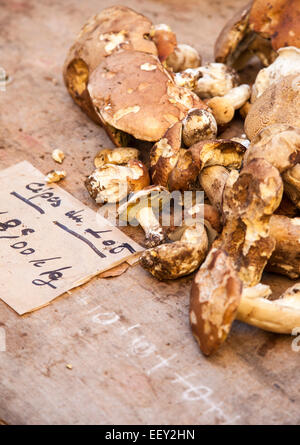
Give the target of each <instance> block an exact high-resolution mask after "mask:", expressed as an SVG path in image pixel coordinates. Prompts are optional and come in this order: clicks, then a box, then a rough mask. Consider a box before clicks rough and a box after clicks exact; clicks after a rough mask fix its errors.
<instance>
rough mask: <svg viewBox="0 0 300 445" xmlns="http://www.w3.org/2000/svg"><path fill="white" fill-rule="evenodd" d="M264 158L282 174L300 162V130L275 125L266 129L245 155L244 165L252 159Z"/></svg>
mask: <svg viewBox="0 0 300 445" xmlns="http://www.w3.org/2000/svg"><path fill="white" fill-rule="evenodd" d="M255 158H264V159H266V160H267V161H268V162H270V164H272V165H273V166H274V167H276V168H277V169H278V170H279V171H280V173H282V172H284V171H286V170H288V169H289V168H291V167H293V166H294V165H295V164H297V163H299V162H300V128H296V127H292V126H290V125H286V124H274V125H270V126H268V127H266V128H264V129H263V130H262V131H261V132H260V133H258V135H257V136H255V137H254V138H253V139H252V142H251V144H250V146H249V148H248V150H247V151H246V153H245V157H244V165H247V164H248V163H249V162H250V161H251V160H252V159H255Z"/></svg>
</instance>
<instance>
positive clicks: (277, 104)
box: [245, 75, 300, 141]
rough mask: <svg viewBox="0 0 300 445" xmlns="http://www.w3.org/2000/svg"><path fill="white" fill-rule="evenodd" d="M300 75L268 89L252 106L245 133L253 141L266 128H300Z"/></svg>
mask: <svg viewBox="0 0 300 445" xmlns="http://www.w3.org/2000/svg"><path fill="white" fill-rule="evenodd" d="M299 103H300V84H299V75H290V76H286V77H283V78H282V79H281V80H279V81H278V82H276V83H274V84H273V85H271V86H270V87H269V88H267V89H266V90H265V91H264V93H263V94H262V95H261V96H260V97H259V98H258V99H257V100H256V101H255V102H254V103H253V104H252V105H251V108H250V110H249V113H248V115H247V117H246V120H245V132H246V135H247V137H248V139H250V141H252V139H253V138H254V137H255V136H256V135H257V134H258V133H259V132H260V131H261V130H262V129H263V128H265V127H268V126H269V125H273V124H287V125H290V126H293V127H300V115H299Z"/></svg>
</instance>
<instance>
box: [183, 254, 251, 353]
mask: <svg viewBox="0 0 300 445" xmlns="http://www.w3.org/2000/svg"><path fill="white" fill-rule="evenodd" d="M242 288H243V285H242V282H241V280H240V279H239V277H238V275H237V273H236V271H235V269H234V266H233V264H232V262H231V259H230V258H229V257H228V255H227V254H226V253H225V252H224V251H222V250H220V249H212V250H211V251H210V253H209V254H208V256H207V258H206V260H205V262H204V263H203V264H202V266H201V268H200V270H199V271H198V273H197V274H196V276H195V279H194V282H193V285H192V290H191V300H190V323H191V328H192V332H193V335H194V337H195V339H196V341H197V343H198V344H199V346H200V349H201V351H202V352H203V354H205V355H211V354H212V353H213V352H215V351H216V350H217V349H218V348H219V347H220V345H221V344H222V343H223V342H224V341H225V340H226V338H227V336H228V334H229V331H230V328H231V325H232V323H233V321H234V319H235V317H236V314H237V310H238V307H239V304H240V300H241V295H242Z"/></svg>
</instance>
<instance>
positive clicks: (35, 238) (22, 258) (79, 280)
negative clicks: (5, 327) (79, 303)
mask: <svg viewBox="0 0 300 445" xmlns="http://www.w3.org/2000/svg"><path fill="white" fill-rule="evenodd" d="M142 250H143V249H142V247H141V246H139V245H138V244H137V243H135V242H134V241H133V240H131V239H130V238H129V237H127V236H126V235H125V234H123V233H122V232H121V231H120V230H119V229H118V228H116V227H115V226H114V225H112V224H111V223H110V222H109V221H108V220H107V219H105V218H104V217H102V216H101V215H99V214H97V213H95V212H94V211H92V210H91V209H89V208H88V207H86V206H85V205H83V204H82V203H81V202H80V201H78V200H77V199H75V198H74V197H73V196H71V195H70V194H69V193H67V192H66V191H65V190H63V189H62V188H60V187H59V186H58V185H56V184H46V183H45V179H44V175H43V174H42V173H41V172H39V171H38V170H37V169H35V168H34V167H33V166H32V165H31V164H29V163H28V162H21V163H20V164H17V165H15V166H13V167H10V168H8V169H6V170H3V171H1V172H0V298H1V299H2V300H3V301H5V302H6V303H7V304H8V305H9V306H10V307H12V308H13V309H14V310H15V311H16V312H17V313H18V314H20V315H22V314H25V313H27V312H31V311H33V310H35V309H38V308H41V307H43V306H45V305H47V304H49V303H50V302H51V301H52V300H53V299H55V298H56V297H58V296H59V295H62V294H63V293H64V292H66V291H68V290H70V289H72V288H74V287H77V286H79V285H81V284H83V283H85V282H87V281H88V280H90V279H91V278H92V277H94V276H95V275H98V274H100V273H101V272H104V271H107V270H109V269H111V268H114V267H115V266H117V265H119V264H121V263H124V262H126V261H129V262H130V260H131V259H132V257H133V256H134V255H136V254H137V252H140V251H142Z"/></svg>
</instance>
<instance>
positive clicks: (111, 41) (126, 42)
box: [64, 6, 157, 122]
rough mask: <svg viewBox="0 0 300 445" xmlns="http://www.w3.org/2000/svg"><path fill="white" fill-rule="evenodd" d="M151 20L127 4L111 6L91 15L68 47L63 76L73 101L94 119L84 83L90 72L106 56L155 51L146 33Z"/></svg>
mask: <svg viewBox="0 0 300 445" xmlns="http://www.w3.org/2000/svg"><path fill="white" fill-rule="evenodd" d="M151 26H152V23H151V21H150V20H149V19H147V18H146V17H144V16H143V15H142V14H138V13H137V12H135V11H133V10H132V9H130V8H127V7H126V6H113V7H111V8H107V9H104V10H103V11H102V12H101V13H100V14H97V15H96V16H94V17H92V18H91V19H90V20H89V21H88V22H87V23H86V24H85V25H84V26H83V28H82V30H81V32H80V34H79V35H78V37H77V39H76V41H75V43H74V45H73V46H72V47H71V49H70V51H69V53H68V56H67V58H66V61H65V65H64V79H65V83H66V86H67V88H68V90H69V93H70V94H71V96H72V98H73V99H74V101H75V102H76V103H77V104H78V105H79V106H80V107H81V108H82V109H83V110H84V111H85V112H86V113H87V114H88V115H89V116H90V117H92V118H93V119H94V120H96V121H98V122H99V117H98V116H97V114H96V113H95V112H94V109H93V106H92V104H91V101H90V98H89V94H88V91H87V83H88V80H89V76H90V74H91V73H92V72H93V71H94V69H95V68H96V67H97V66H98V64H99V63H100V62H101V61H102V60H103V59H104V58H105V57H106V56H108V55H110V54H112V53H113V52H116V51H120V50H130V49H134V50H137V51H143V52H146V53H150V54H155V55H156V54H157V48H156V45H155V43H154V42H152V40H151V39H148V38H147V36H148V35H149V33H150V30H151Z"/></svg>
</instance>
